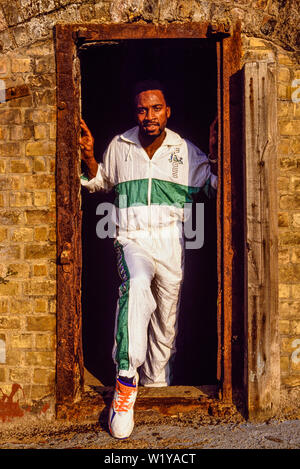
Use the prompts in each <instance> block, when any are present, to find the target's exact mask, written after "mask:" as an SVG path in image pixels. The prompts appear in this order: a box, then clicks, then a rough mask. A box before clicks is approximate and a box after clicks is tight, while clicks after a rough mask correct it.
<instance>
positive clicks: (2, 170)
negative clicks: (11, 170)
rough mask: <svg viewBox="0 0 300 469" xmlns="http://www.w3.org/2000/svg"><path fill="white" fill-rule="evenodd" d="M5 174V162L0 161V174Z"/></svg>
mask: <svg viewBox="0 0 300 469" xmlns="http://www.w3.org/2000/svg"><path fill="white" fill-rule="evenodd" d="M4 173H6V162H5V161H3V160H2V161H0V174H4Z"/></svg>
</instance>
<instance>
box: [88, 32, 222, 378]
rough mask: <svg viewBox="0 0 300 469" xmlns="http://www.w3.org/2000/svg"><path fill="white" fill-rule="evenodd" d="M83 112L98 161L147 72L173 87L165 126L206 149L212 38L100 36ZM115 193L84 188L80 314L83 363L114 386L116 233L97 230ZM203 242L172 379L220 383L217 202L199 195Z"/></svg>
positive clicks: (188, 279) (212, 89) (190, 253)
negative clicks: (100, 211) (107, 235)
mask: <svg viewBox="0 0 300 469" xmlns="http://www.w3.org/2000/svg"><path fill="white" fill-rule="evenodd" d="M79 54H80V60H81V77H82V83H81V86H82V88H81V93H82V116H83V118H84V120H85V121H86V123H87V125H88V126H89V128H90V130H91V132H92V134H93V136H94V138H95V155H96V158H97V160H98V161H101V160H102V154H103V152H104V150H105V147H106V146H107V144H108V143H109V142H110V140H111V139H112V138H113V137H114V136H115V135H116V134H118V133H121V132H124V131H125V130H127V129H129V128H131V127H133V126H134V125H135V121H134V112H133V106H132V96H131V93H132V88H133V85H134V83H135V82H136V81H138V80H143V79H148V78H152V79H159V80H161V81H162V82H163V83H164V84H165V86H166V88H167V89H168V94H169V104H170V105H171V110H172V115H171V118H170V120H169V122H168V127H169V128H170V129H172V130H174V131H176V132H178V133H179V134H180V135H181V136H182V137H185V138H187V139H189V140H190V141H192V142H193V143H194V144H196V145H197V146H199V147H200V148H201V149H202V150H203V151H205V152H208V137H209V125H210V123H211V122H212V121H213V119H214V117H215V115H216V110H217V70H216V51H215V43H214V42H213V41H210V40H208V39H197V40H196V39H172V40H169V39H157V40H141V39H140V40H126V41H113V42H101V43H99V44H94V45H90V46H89V47H86V46H85V47H84V48H82V49H81V50H80V52H79ZM113 200H114V194H112V193H111V194H101V193H96V194H86V192H85V191H84V190H83V191H82V209H83V228H82V250H83V259H82V267H83V275H82V318H83V350H84V364H85V368H86V369H87V370H88V371H89V373H90V374H91V375H93V376H94V377H95V378H96V379H97V380H99V381H100V383H102V384H103V385H112V384H113V382H114V378H115V366H114V364H113V361H112V358H111V350H112V346H113V333H114V321H115V309H116V301H117V297H118V286H119V284H120V280H119V277H118V272H117V267H116V262H115V260H116V259H115V252H114V249H113V241H112V239H104V240H100V239H98V238H97V236H96V224H97V222H98V220H99V216H97V215H96V207H97V205H98V204H99V203H100V202H103V201H109V202H113ZM198 201H200V202H204V204H205V241H204V246H203V247H202V248H201V249H199V250H187V251H186V264H185V280H184V285H183V293H182V300H181V311H180V317H179V328H178V336H177V342H176V344H177V353H176V356H175V359H174V362H173V382H172V384H174V385H178V384H182V385H204V384H215V383H216V366H217V270H216V269H217V267H216V266H217V257H216V256H217V253H216V246H217V243H216V201H215V200H208V199H206V197H205V195H204V194H202V195H201V196H200V197H199V198H198Z"/></svg>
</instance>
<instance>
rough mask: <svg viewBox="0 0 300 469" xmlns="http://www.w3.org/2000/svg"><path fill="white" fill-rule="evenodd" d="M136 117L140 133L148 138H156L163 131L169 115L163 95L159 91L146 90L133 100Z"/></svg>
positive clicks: (168, 108)
mask: <svg viewBox="0 0 300 469" xmlns="http://www.w3.org/2000/svg"><path fill="white" fill-rule="evenodd" d="M135 104H136V116H137V121H138V125H139V128H140V131H141V132H142V134H144V135H147V136H149V137H158V136H159V135H161V133H162V132H163V131H164V130H165V127H166V125H167V121H168V118H169V117H170V115H171V110H170V107H169V106H167V104H166V101H165V98H164V95H163V93H162V92H161V91H160V90H147V91H142V92H141V93H139V94H138V95H137V96H136V98H135Z"/></svg>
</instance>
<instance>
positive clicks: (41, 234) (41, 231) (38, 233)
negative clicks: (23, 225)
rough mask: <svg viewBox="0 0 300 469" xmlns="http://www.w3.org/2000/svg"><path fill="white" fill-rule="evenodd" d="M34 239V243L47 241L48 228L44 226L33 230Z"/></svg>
mask: <svg viewBox="0 0 300 469" xmlns="http://www.w3.org/2000/svg"><path fill="white" fill-rule="evenodd" d="M34 239H35V240H36V241H47V240H48V228H47V227H46V226H40V227H38V228H36V229H35V230H34Z"/></svg>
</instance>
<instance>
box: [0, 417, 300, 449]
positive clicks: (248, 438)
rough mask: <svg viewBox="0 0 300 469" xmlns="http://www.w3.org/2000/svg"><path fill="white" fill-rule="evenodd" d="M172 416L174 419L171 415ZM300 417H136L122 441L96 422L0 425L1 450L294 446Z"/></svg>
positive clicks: (296, 446) (299, 438)
mask: <svg viewBox="0 0 300 469" xmlns="http://www.w3.org/2000/svg"><path fill="white" fill-rule="evenodd" d="M173 420H174V419H173ZM299 448H300V420H286V421H276V420H272V421H269V422H267V423H255V424H254V423H248V422H240V423H236V422H231V423H225V424H224V423H214V424H198V423H197V419H195V422H193V423H187V422H182V421H181V420H180V418H179V419H178V420H177V421H176V422H173V423H172V422H171V423H170V419H167V422H166V424H163V423H162V422H161V420H160V421H159V422H157V423H156V422H155V421H152V422H149V423H147V422H144V423H143V422H137V423H136V426H135V428H134V431H133V433H132V435H131V437H130V438H129V439H127V440H116V439H114V438H112V437H111V436H110V435H109V433H108V431H107V428H105V425H103V424H101V423H78V424H71V423H61V422H59V423H55V424H49V423H46V422H44V423H40V424H39V425H29V426H28V427H23V426H19V427H18V426H9V425H8V426H4V428H3V429H2V431H0V449H1V450H5V449H21V450H24V449H106V450H108V449H115V450H120V449H147V450H151V449H153V450H157V449H173V450H174V449H177V450H183V449H184V450H191V449H195V450H196V449H299Z"/></svg>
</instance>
